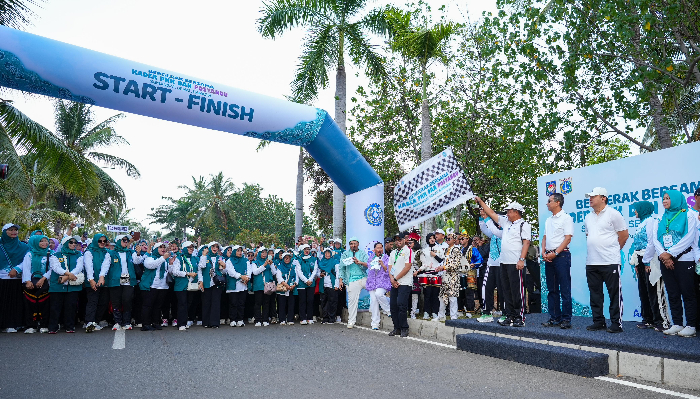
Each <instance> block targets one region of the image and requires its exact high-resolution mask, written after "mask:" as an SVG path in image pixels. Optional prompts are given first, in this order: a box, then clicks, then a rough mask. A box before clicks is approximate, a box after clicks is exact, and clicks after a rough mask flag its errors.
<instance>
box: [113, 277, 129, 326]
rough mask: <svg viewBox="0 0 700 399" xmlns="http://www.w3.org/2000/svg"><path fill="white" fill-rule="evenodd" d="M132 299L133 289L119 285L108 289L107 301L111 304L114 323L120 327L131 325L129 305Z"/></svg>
mask: <svg viewBox="0 0 700 399" xmlns="http://www.w3.org/2000/svg"><path fill="white" fill-rule="evenodd" d="M133 298H134V287H132V286H130V285H120V286H118V287H110V288H109V300H110V301H111V302H112V315H113V316H114V322H115V323H116V324H119V325H120V326H125V325H127V324H131V305H132V300H133Z"/></svg>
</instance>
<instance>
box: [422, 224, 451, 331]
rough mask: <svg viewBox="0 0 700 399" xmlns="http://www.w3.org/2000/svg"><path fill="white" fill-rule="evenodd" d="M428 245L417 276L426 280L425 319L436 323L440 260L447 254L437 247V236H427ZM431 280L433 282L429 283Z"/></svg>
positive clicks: (424, 293) (424, 289) (440, 280)
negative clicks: (431, 319)
mask: <svg viewBox="0 0 700 399" xmlns="http://www.w3.org/2000/svg"><path fill="white" fill-rule="evenodd" d="M426 243H427V244H428V245H426V247H425V248H423V249H422V250H421V251H420V260H421V266H420V268H419V269H418V270H417V271H416V276H417V277H418V278H419V281H423V280H425V283H424V284H423V308H424V311H423V319H425V320H430V318H431V317H432V318H433V319H434V320H435V321H437V319H438V311H439V309H440V299H439V298H438V295H439V294H440V284H441V282H442V277H441V276H438V272H437V268H438V267H440V263H441V262H440V261H438V259H444V257H445V253H444V252H443V250H442V248H441V247H439V246H438V245H436V242H435V234H433V233H428V235H427V236H426ZM428 278H430V280H431V281H427V280H428Z"/></svg>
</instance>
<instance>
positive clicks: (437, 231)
mask: <svg viewBox="0 0 700 399" xmlns="http://www.w3.org/2000/svg"><path fill="white" fill-rule="evenodd" d="M435 234H442V235H445V230H443V229H437V230H435Z"/></svg>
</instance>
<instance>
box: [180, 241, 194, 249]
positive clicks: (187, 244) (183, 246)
mask: <svg viewBox="0 0 700 399" xmlns="http://www.w3.org/2000/svg"><path fill="white" fill-rule="evenodd" d="M192 245H194V243H193V242H192V241H185V242H183V243H182V247H181V248H187V247H190V246H192Z"/></svg>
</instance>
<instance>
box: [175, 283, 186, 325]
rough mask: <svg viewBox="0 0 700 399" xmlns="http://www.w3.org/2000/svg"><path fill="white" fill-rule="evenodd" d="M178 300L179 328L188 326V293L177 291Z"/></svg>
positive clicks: (176, 297)
mask: <svg viewBox="0 0 700 399" xmlns="http://www.w3.org/2000/svg"><path fill="white" fill-rule="evenodd" d="M175 299H176V300H177V316H176V317H177V322H178V325H179V326H186V325H187V314H188V312H187V291H175Z"/></svg>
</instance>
